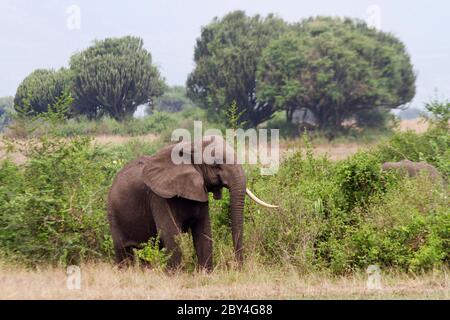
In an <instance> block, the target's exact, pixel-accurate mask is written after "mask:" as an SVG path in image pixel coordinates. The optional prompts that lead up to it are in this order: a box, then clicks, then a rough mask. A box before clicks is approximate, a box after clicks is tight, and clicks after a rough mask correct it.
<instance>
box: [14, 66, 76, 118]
mask: <svg viewBox="0 0 450 320" xmlns="http://www.w3.org/2000/svg"><path fill="white" fill-rule="evenodd" d="M70 88H71V76H70V72H69V71H68V70H66V69H63V68H61V69H60V70H58V71H55V70H45V69H38V70H35V71H33V72H32V73H31V74H30V75H29V76H27V77H26V78H25V79H24V80H23V81H22V83H21V84H20V85H19V87H18V88H17V92H16V95H15V97H14V108H15V109H16V111H17V112H18V113H19V114H21V115H22V116H36V115H38V114H40V113H43V112H47V111H48V107H49V106H52V105H55V103H56V102H57V101H58V99H59V97H61V96H62V95H63V94H64V93H65V92H69V91H70Z"/></svg>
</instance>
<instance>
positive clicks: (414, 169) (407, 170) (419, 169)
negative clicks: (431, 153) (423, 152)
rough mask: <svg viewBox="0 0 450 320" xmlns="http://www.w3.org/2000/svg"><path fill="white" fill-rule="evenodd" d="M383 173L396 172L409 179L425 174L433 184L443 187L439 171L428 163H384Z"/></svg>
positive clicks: (404, 161)
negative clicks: (405, 175) (439, 184)
mask: <svg viewBox="0 0 450 320" xmlns="http://www.w3.org/2000/svg"><path fill="white" fill-rule="evenodd" d="M381 169H382V170H383V171H388V170H398V171H400V172H403V173H404V174H407V175H408V176H409V177H416V176H418V175H419V174H426V175H428V176H429V178H430V179H431V180H432V181H434V182H435V183H441V184H442V185H444V179H443V177H442V175H441V174H440V173H439V171H438V170H437V169H436V168H435V167H434V166H432V165H431V164H429V163H426V162H424V161H421V162H413V161H410V160H401V161H398V162H385V163H383V165H382V166H381Z"/></svg>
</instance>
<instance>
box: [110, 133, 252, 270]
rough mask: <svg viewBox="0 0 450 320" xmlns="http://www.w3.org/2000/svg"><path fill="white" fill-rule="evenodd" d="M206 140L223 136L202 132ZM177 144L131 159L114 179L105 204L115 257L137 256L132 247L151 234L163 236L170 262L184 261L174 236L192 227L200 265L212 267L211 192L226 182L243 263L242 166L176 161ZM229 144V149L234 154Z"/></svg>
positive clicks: (208, 142) (124, 262) (125, 261)
mask: <svg viewBox="0 0 450 320" xmlns="http://www.w3.org/2000/svg"><path fill="white" fill-rule="evenodd" d="M211 137H213V138H211ZM202 143H203V148H205V147H207V146H210V145H211V144H212V143H217V144H221V143H224V140H223V139H221V138H220V137H217V136H210V137H204V138H203V140H202ZM174 146H175V145H172V146H168V147H166V148H163V149H162V150H160V151H159V152H157V153H156V154H154V155H153V156H141V157H139V158H138V159H136V160H133V161H131V162H129V163H128V164H126V165H125V166H124V168H123V169H122V170H121V171H120V172H119V173H118V174H117V176H116V178H115V179H114V181H113V184H112V186H111V189H110V191H109V194H108V200H107V208H108V220H109V224H110V230H111V235H112V239H113V244H114V250H115V255H116V262H117V263H118V264H119V265H127V264H129V262H131V261H132V260H133V258H134V255H133V249H134V248H139V247H140V246H141V244H143V243H145V242H147V241H148V240H149V239H150V238H151V237H157V236H159V239H160V247H164V248H166V249H167V251H168V252H169V253H170V259H169V262H168V267H169V268H171V269H173V268H176V267H177V266H179V264H180V262H181V251H180V248H179V246H178V244H177V241H176V236H177V235H179V234H180V233H182V232H188V231H191V233H192V238H193V241H194V248H195V251H196V254H197V258H198V264H199V266H200V267H201V268H203V269H206V270H211V269H212V266H213V264H212V247H213V246H212V235H211V224H210V218H209V210H208V193H209V192H211V193H213V195H214V198H215V199H220V198H221V195H222V193H221V191H222V187H225V188H228V189H229V191H230V211H231V232H232V238H233V244H234V249H235V254H236V258H237V260H238V262H239V263H242V260H243V242H242V241H243V211H244V200H245V190H246V178H245V175H244V170H243V168H242V166H241V165H240V164H234V163H231V164H225V163H224V164H220V162H219V163H217V162H215V163H214V164H205V163H200V164H180V165H177V164H174V163H173V162H172V160H171V152H172V149H173V148H174ZM190 146H191V145H190V144H189V148H188V149H189V150H188V151H185V154H188V155H189V156H192V154H193V152H194V147H193V146H192V148H191V147H190ZM227 147H229V146H228V145H226V148H227ZM229 148H230V147H229ZM229 148H228V149H225V150H226V151H229V152H230V153H233V152H234V151H233V150H231V149H229ZM176 150H177V149H176ZM218 157H220V158H222V156H218Z"/></svg>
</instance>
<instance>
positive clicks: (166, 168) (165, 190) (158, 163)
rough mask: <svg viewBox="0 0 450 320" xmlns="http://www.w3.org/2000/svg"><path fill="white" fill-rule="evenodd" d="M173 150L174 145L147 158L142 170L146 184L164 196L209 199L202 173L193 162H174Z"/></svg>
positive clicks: (198, 199)
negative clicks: (172, 157)
mask: <svg viewBox="0 0 450 320" xmlns="http://www.w3.org/2000/svg"><path fill="white" fill-rule="evenodd" d="M171 152H172V147H167V148H164V149H163V150H161V151H160V152H158V153H157V154H155V155H153V156H151V157H149V158H148V159H147V160H146V162H145V165H144V168H143V170H142V178H143V180H144V182H145V184H146V185H147V186H148V187H149V188H150V189H152V191H153V192H154V193H156V194H157V195H159V196H161V197H163V198H172V197H175V196H178V197H182V198H187V199H190V200H195V201H201V202H206V201H208V191H207V190H206V187H205V182H204V180H203V177H202V175H201V174H200V173H199V172H198V171H197V170H195V168H194V166H193V165H191V164H174V163H173V162H172V159H171Z"/></svg>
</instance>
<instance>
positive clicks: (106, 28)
mask: <svg viewBox="0 0 450 320" xmlns="http://www.w3.org/2000/svg"><path fill="white" fill-rule="evenodd" d="M73 6H75V7H73ZM74 8H75V9H74ZM78 9H79V12H80V15H79V16H80V20H79V28H78V27H77V26H78V24H77V19H76V16H77V14H76V11H77V10H78ZM236 9H242V10H245V11H246V12H247V13H248V14H252V15H253V14H256V13H259V14H262V15H266V14H267V13H270V12H273V13H276V14H277V15H279V16H280V17H282V18H283V19H285V20H287V21H289V22H294V21H299V20H301V19H302V18H305V17H308V16H315V15H333V16H350V17H357V18H360V19H364V20H367V19H370V20H371V21H374V22H375V23H379V25H380V27H381V29H382V30H383V31H389V32H392V33H394V34H395V35H397V36H398V37H399V38H400V39H401V40H402V41H403V42H404V43H405V44H406V46H407V49H408V51H409V53H410V54H411V57H412V61H413V64H414V68H415V70H416V72H417V74H418V80H417V94H416V98H415V99H414V101H413V103H412V105H413V106H415V107H420V106H422V104H423V102H424V101H427V100H429V98H431V97H433V96H434V95H435V90H437V92H438V93H439V96H442V97H447V98H450V90H449V89H450V41H449V39H450V37H449V31H450V1H445V0H442V1H436V0H435V1H433V0H430V1H411V0H409V1H406V0H405V1H399V0H397V1H392V0H391V1H377V0H374V1H365V0H347V1H331V0H328V1H325V0H313V1H310V0H309V1H298V0H297V1H295V0H228V1H226V0H222V1H218V0H189V1H186V0H185V1H181V0H147V1H140V0H139V1H138V0H130V1H118V0H116V1H111V0H110V1H106V0H96V1H92V0H91V1H87V0H78V1H77V0H70V1H66V0H62V1H56V0H40V1H36V0H35V1H33V0H28V1H26V0H0V21H1V22H0V57H1V59H0V96H5V95H14V93H15V91H16V88H17V86H18V84H19V83H20V81H22V79H23V78H24V77H25V76H27V75H28V74H29V73H30V72H32V71H33V70H34V69H36V68H55V69H57V68H59V67H62V66H67V63H68V60H69V57H70V56H71V54H72V53H73V52H75V51H79V50H81V49H84V48H86V47H87V46H89V44H90V43H91V42H92V40H94V39H102V38H105V37H118V36H123V35H135V36H139V37H142V38H143V39H144V44H145V47H146V48H147V49H149V50H150V51H151V53H152V55H153V60H154V63H156V64H157V65H158V66H159V67H160V69H161V72H162V74H163V76H164V77H165V78H166V80H167V82H168V83H169V84H184V83H185V80H186V77H187V74H188V73H189V72H190V71H191V70H192V68H193V61H192V58H193V49H194V45H195V39H196V38H197V37H198V36H199V34H200V28H201V26H202V25H205V24H207V23H208V22H210V21H211V20H212V19H213V17H215V16H223V15H224V14H226V13H227V12H229V11H232V10H236ZM74 10H75V11H74Z"/></svg>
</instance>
